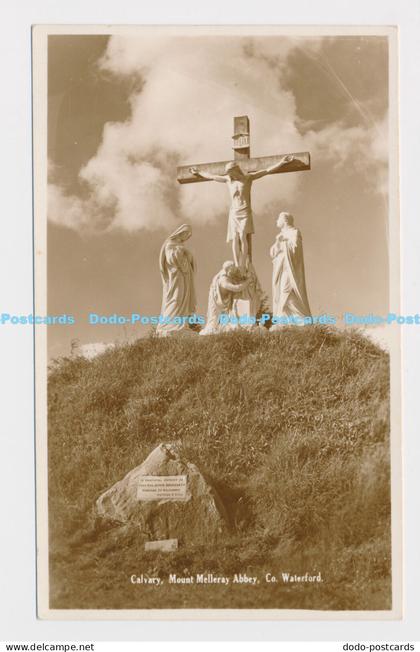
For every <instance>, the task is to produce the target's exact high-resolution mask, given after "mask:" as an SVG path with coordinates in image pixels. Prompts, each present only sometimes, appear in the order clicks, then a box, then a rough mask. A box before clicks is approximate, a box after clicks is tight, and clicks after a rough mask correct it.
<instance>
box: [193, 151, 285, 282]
mask: <svg viewBox="0 0 420 652" xmlns="http://www.w3.org/2000/svg"><path fill="white" fill-rule="evenodd" d="M293 160H294V156H292V155H287V156H283V158H282V159H281V161H280V162H279V163H276V164H275V165H272V166H270V167H268V168H266V169H264V170H258V172H243V171H242V170H241V168H240V166H239V165H238V163H235V162H231V163H228V164H227V165H226V167H225V173H224V174H220V175H219V174H209V173H207V172H199V171H198V169H197V168H194V167H192V168H190V172H191V173H192V174H194V175H195V176H197V177H202V178H203V179H208V180H209V181H218V182H219V183H227V186H228V190H229V195H230V210H229V219H228V229H227V242H232V251H233V258H234V261H235V265H237V267H239V268H240V269H242V270H243V271H245V270H246V269H247V268H248V265H249V262H250V249H251V246H250V245H251V237H252V234H253V233H254V232H255V231H254V221H253V216H252V208H251V186H252V182H253V181H255V180H256V179H261V177H265V176H266V175H267V174H271V173H272V172H277V171H278V170H279V168H281V167H283V165H286V164H287V163H291V162H292V161H293Z"/></svg>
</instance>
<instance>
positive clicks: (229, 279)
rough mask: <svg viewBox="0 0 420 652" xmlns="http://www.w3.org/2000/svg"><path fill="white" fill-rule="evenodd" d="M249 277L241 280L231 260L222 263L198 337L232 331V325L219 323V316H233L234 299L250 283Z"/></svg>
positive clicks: (212, 287)
mask: <svg viewBox="0 0 420 652" xmlns="http://www.w3.org/2000/svg"><path fill="white" fill-rule="evenodd" d="M250 280H251V279H250V277H248V278H246V279H245V280H244V279H243V277H242V275H241V272H240V270H239V268H238V267H237V266H236V265H235V263H234V262H233V261H231V260H227V261H226V262H225V263H223V267H222V269H221V270H220V272H218V273H217V274H216V276H215V277H214V278H213V280H212V282H211V285H210V291H209V303H208V308H207V322H206V325H205V327H204V328H203V330H201V331H200V335H210V334H214V333H221V332H224V331H228V330H232V329H234V328H235V327H236V326H235V325H234V324H230V323H227V324H223V323H220V315H222V314H225V315H229V316H234V315H233V312H232V311H233V306H234V299H235V297H236V296H238V295H239V294H240V293H241V292H243V290H245V289H246V287H247V286H248V284H249V283H250Z"/></svg>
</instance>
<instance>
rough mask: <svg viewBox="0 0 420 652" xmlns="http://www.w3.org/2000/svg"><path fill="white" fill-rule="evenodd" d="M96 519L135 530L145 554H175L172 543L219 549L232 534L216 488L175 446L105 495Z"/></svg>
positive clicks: (162, 449)
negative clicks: (159, 552) (157, 547)
mask: <svg viewBox="0 0 420 652" xmlns="http://www.w3.org/2000/svg"><path fill="white" fill-rule="evenodd" d="M96 514H97V516H98V517H99V518H101V519H103V520H104V521H108V522H109V523H113V524H114V525H116V524H117V523H120V524H124V525H126V526H127V527H130V528H135V530H136V535H137V537H138V538H139V540H140V541H141V545H142V547H143V545H144V544H146V543H147V544H148V546H147V547H146V550H147V549H148V550H151V549H154V548H153V545H157V546H159V549H162V550H172V549H173V548H172V547H171V544H170V543H168V542H170V541H171V540H175V541H176V542H177V546H178V543H179V545H180V546H185V545H203V544H206V545H211V544H216V543H218V542H220V541H222V542H223V541H225V540H226V535H227V533H228V532H229V517H228V514H227V512H226V509H225V506H224V504H223V502H222V500H221V498H220V496H219V494H218V492H217V490H216V488H215V487H213V486H212V484H211V483H210V481H209V480H207V478H205V477H204V476H203V475H202V473H201V472H200V470H199V469H198V468H197V467H196V465H195V464H192V463H191V462H189V461H188V460H187V459H185V457H183V456H182V457H181V455H180V453H179V451H178V449H177V447H176V446H174V445H173V444H170V443H162V444H160V445H159V446H157V447H156V448H155V449H154V450H152V452H151V453H150V454H149V455H148V456H147V458H146V459H145V460H144V461H143V462H142V463H141V464H140V465H139V466H136V467H135V468H134V469H131V471H129V472H128V473H127V475H125V476H124V477H123V478H122V479H121V480H119V481H118V482H116V483H115V484H114V485H112V487H109V489H107V490H106V491H104V493H103V494H101V495H100V496H99V498H98V499H97V501H96ZM115 531H116V532H118V528H115ZM125 531H126V530H125V528H123V529H122V530H121V532H122V533H123V532H125ZM149 544H150V545H152V548H150V545H149ZM172 545H173V544H172ZM168 546H169V548H168ZM175 549H176V548H175Z"/></svg>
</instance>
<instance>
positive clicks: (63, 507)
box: [48, 327, 391, 610]
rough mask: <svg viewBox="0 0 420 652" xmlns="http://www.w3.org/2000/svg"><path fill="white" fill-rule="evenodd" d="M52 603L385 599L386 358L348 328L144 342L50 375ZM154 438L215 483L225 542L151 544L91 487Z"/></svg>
mask: <svg viewBox="0 0 420 652" xmlns="http://www.w3.org/2000/svg"><path fill="white" fill-rule="evenodd" d="M48 400H49V495H50V499H49V510H50V511H49V513H50V552H51V563H50V571H51V577H50V583H51V604H50V606H51V607H52V608H107V609H110V608H114V609H118V608H151V607H154V608H171V607H183V608H194V607H197V608H198V607H200V608H206V607H207V608H211V607H212V608H221V607H230V608H234V607H238V608H242V607H244V608H252V607H257V606H258V607H261V608H262V607H264V608H295V609H296V608H306V609H340V610H341V609H388V608H390V604H391V585H390V563H391V560H390V488H389V487H390V482H389V479H390V478H389V360H388V355H387V354H386V353H385V352H383V351H382V350H380V349H379V348H377V347H376V346H375V345H374V344H372V343H371V342H369V341H368V340H366V339H365V338H363V337H362V336H360V335H358V334H357V333H355V332H354V333H342V332H341V333H340V332H334V331H330V330H327V329H325V328H322V327H306V328H301V329H299V328H293V327H292V328H285V329H284V330H282V331H281V332H279V333H276V334H272V335H267V336H265V337H264V336H261V335H258V334H256V335H255V334H250V333H244V332H238V333H231V334H226V335H218V336H212V337H205V338H204V337H203V338H200V337H196V338H190V339H178V340H176V339H165V340H162V339H156V338H149V339H142V340H138V341H137V342H136V343H135V344H133V345H127V346H122V347H120V348H117V349H115V350H112V351H108V352H106V353H104V354H103V355H101V356H99V357H98V358H96V359H94V360H92V361H88V360H85V359H83V358H75V359H62V360H59V361H57V362H56V363H54V365H53V366H52V369H51V370H50V375H49V399H48ZM161 442H177V443H178V444H179V446H180V447H181V450H182V452H183V453H184V454H185V455H186V457H187V458H189V459H190V460H191V461H192V462H194V463H196V464H197V465H198V467H199V468H200V470H202V471H203V472H204V473H205V474H206V475H207V476H208V477H209V478H210V479H211V480H212V482H213V483H214V485H215V486H216V487H217V488H218V490H219V492H220V494H221V495H222V497H223V498H224V500H225V503H226V505H227V508H228V511H229V515H230V518H231V521H232V523H233V524H234V527H233V529H232V534H231V536H230V537H228V539H227V540H226V542H225V544H224V545H223V546H218V547H217V548H216V547H214V546H208V547H205V546H204V547H200V548H194V549H191V548H184V549H180V550H178V551H177V552H176V553H171V554H169V555H168V554H166V555H165V554H162V553H151V552H148V553H145V552H144V551H143V547H142V545H141V544H140V543H139V541H138V540H137V537H136V533H135V531H133V530H130V529H126V528H122V529H119V530H118V532H116V531H115V530H109V531H102V530H94V529H93V528H92V506H93V504H94V501H95V500H96V498H97V497H98V496H99V495H100V494H101V493H102V492H103V491H104V490H105V489H107V488H108V487H110V486H111V485H112V484H113V483H115V482H116V481H117V480H119V479H121V478H122V477H123V476H124V475H125V474H126V473H127V472H128V471H129V470H131V469H132V468H133V467H135V466H137V465H138V464H140V463H141V462H142V461H143V460H144V459H145V457H146V456H147V455H148V454H149V453H150V452H151V450H152V449H153V448H154V447H155V446H156V445H157V444H159V443H161ZM282 571H283V572H290V573H296V574H304V573H305V572H314V573H318V572H321V573H322V578H323V582H322V583H321V584H317V585H313V584H302V583H296V584H295V585H290V584H283V583H281V582H279V583H277V584H273V585H270V584H266V583H265V582H263V581H261V582H260V584H258V585H257V586H255V587H246V586H241V585H234V586H232V585H231V586H229V587H224V586H204V587H203V586H175V585H169V584H168V583H166V584H165V586H164V587H162V588H161V589H157V588H156V587H138V586H135V585H132V584H131V583H130V579H129V578H130V575H131V574H132V573H137V574H140V573H148V572H149V573H152V574H159V575H161V576H162V577H165V576H167V574H168V573H169V572H171V573H178V574H190V573H191V574H193V573H196V572H200V573H201V572H213V573H215V574H223V575H233V573H237V572H238V573H248V574H251V575H252V574H253V575H258V576H259V577H261V579H262V578H264V576H265V573H266V572H271V573H274V574H277V573H279V574H281V572H282Z"/></svg>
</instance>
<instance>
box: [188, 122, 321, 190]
mask: <svg viewBox="0 0 420 652" xmlns="http://www.w3.org/2000/svg"><path fill="white" fill-rule="evenodd" d="M233 126H234V135H233V138H232V140H233V144H232V149H233V151H234V159H235V161H238V163H239V164H240V166H241V169H242V171H243V172H259V171H260V170H265V169H266V168H268V167H271V166H272V165H275V164H276V163H280V161H281V159H282V158H283V156H284V155H276V156H261V157H259V158H251V148H250V131H249V118H248V116H247V115H241V116H237V117H235V118H233ZM292 156H293V157H294V159H293V161H291V162H290V163H287V165H285V166H283V167H281V168H280V169H279V170H276V171H275V172H270V174H279V173H282V172H301V171H303V170H310V169H311V157H310V154H309V152H298V153H296V154H292ZM231 160H232V159H230V160H228V161H219V162H217V163H200V164H198V165H181V166H180V167H178V168H177V180H178V182H179V183H201V182H203V181H207V179H203V178H200V177H198V176H195V175H194V174H192V173H191V171H190V168H191V167H193V168H197V170H198V172H207V173H209V174H220V175H222V174H224V173H225V166H226V164H227V163H229V162H230V161H231Z"/></svg>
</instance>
